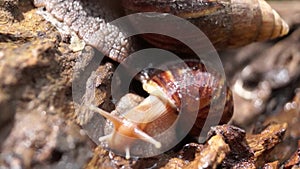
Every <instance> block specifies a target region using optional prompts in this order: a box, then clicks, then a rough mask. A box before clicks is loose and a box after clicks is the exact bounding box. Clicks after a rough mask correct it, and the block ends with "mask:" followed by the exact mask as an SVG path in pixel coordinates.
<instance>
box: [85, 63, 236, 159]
mask: <svg viewBox="0 0 300 169" xmlns="http://www.w3.org/2000/svg"><path fill="white" fill-rule="evenodd" d="M186 65H187V66H186ZM223 82H224V80H223V79H221V78H220V77H219V76H217V75H216V74H212V73H209V72H207V71H206V69H205V66H204V65H203V64H202V63H200V62H199V61H187V62H186V64H182V63H181V64H174V65H171V66H169V67H168V69H167V70H166V71H160V72H157V73H155V75H154V76H153V77H152V78H151V79H149V80H145V81H144V82H143V88H144V89H145V90H146V91H147V92H148V93H149V94H150V95H149V96H148V97H147V98H145V99H144V100H143V101H142V102H141V103H140V104H138V105H137V106H135V107H133V108H132V109H130V110H128V111H127V112H121V113H120V114H121V115H119V116H116V115H114V114H111V113H108V112H105V111H103V110H101V109H98V108H97V107H94V106H90V109H91V110H92V111H95V112H98V113H100V114H101V115H102V116H104V117H105V118H107V119H108V120H109V121H111V122H112V123H113V126H114V130H113V131H112V133H110V134H108V135H107V136H103V137H101V138H100V139H99V140H100V141H102V142H103V141H105V142H107V145H108V147H109V148H110V149H113V150H116V151H118V152H123V153H124V152H125V153H126V158H129V157H130V150H131V149H132V148H133V146H134V145H135V144H134V142H135V141H136V140H143V141H145V142H148V143H151V144H153V145H154V146H155V147H156V148H157V149H159V148H161V147H162V146H166V145H168V143H170V142H172V141H174V140H172V138H175V137H176V132H177V131H171V132H173V133H171V134H169V135H170V137H171V138H170V137H163V138H162V140H159V141H158V140H155V139H154V138H153V137H154V136H157V135H159V134H161V133H162V132H164V131H165V130H167V129H168V128H170V126H171V125H173V124H174V123H176V122H177V121H176V119H177V118H178V117H179V113H181V108H182V107H184V108H185V109H184V111H185V113H186V114H185V115H184V116H185V117H183V118H186V119H188V116H189V113H190V112H195V111H196V113H197V115H196V121H195V123H194V125H193V128H192V129H191V131H190V133H189V134H190V135H192V136H198V135H199V134H200V131H201V128H202V126H203V125H204V122H205V120H206V117H207V115H208V111H209V109H210V104H211V101H212V99H217V98H219V97H220V96H221V95H222V94H225V102H226V104H225V108H224V112H223V114H222V118H221V120H220V123H226V122H228V121H229V120H230V118H231V117H232V113H233V100H232V94H231V91H230V89H229V88H227V90H226V93H224V90H220V86H221V85H222V84H223ZM225 88H226V87H225ZM219 105H220V106H223V105H222V104H219ZM213 109H217V108H216V107H214V108H213ZM212 113H214V114H216V115H217V114H220V113H221V112H218V111H212ZM183 122H184V121H183ZM176 125H178V126H179V128H177V130H178V129H179V130H180V125H184V124H177V123H176Z"/></svg>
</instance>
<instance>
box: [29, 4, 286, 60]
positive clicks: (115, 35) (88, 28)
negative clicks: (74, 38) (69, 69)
mask: <svg viewBox="0 0 300 169" xmlns="http://www.w3.org/2000/svg"><path fill="white" fill-rule="evenodd" d="M97 2H98V3H100V4H101V6H100V9H99V11H101V13H103V16H99V17H92V16H90V15H89V13H88V12H87V11H88V10H86V9H84V7H83V6H84V5H83V3H87V4H88V3H89V1H80V0H34V5H35V6H37V7H45V8H46V10H47V11H49V12H50V13H51V14H52V15H53V16H54V17H56V18H57V19H58V20H60V21H63V22H64V23H66V24H67V25H68V26H69V27H70V28H71V29H72V30H73V31H75V32H76V33H77V34H78V35H79V36H80V37H81V38H82V39H83V40H84V41H85V42H86V43H87V44H89V45H91V46H94V47H95V48H97V49H98V50H99V51H101V52H103V53H104V54H105V55H106V56H109V57H110V58H112V59H113V60H116V61H118V62H122V61H123V60H124V59H125V58H126V57H127V56H128V54H129V53H131V52H132V51H133V49H132V45H131V44H132V43H131V40H130V39H126V38H125V36H124V32H122V31H121V30H120V28H118V27H117V26H115V25H112V24H110V23H109V22H108V20H110V19H111V17H109V15H112V13H119V11H116V9H114V8H115V7H114V6H113V7H111V6H109V5H107V4H106V3H105V2H108V1H104V0H101V1H97ZM122 4H123V7H124V8H125V9H126V11H128V12H129V13H136V12H162V13H163V12H166V13H171V14H174V15H177V16H179V17H182V18H185V19H187V20H189V21H190V22H192V23H193V24H195V25H196V26H198V27H199V28H200V30H201V31H203V32H204V33H205V34H206V35H207V37H208V38H209V39H210V41H211V42H212V43H213V44H214V46H215V48H217V49H225V48H231V47H239V46H243V45H247V44H249V43H251V42H255V41H264V40H268V39H274V38H277V37H280V36H283V35H285V34H287V32H288V30H289V27H288V25H287V24H286V23H285V21H283V19H282V18H281V17H280V16H279V15H278V13H277V12H276V11H274V10H273V9H272V8H271V7H270V6H269V5H268V4H267V2H266V1H264V0H219V1H214V0H122ZM119 5H120V4H119ZM117 9H118V10H119V8H117ZM107 18H109V19H107ZM143 36H144V37H145V38H146V40H148V41H149V42H150V43H152V44H154V45H155V46H158V47H161V48H165V49H169V50H175V51H179V52H189V50H188V49H187V48H186V47H182V44H179V43H178V42H177V41H175V42H174V40H173V39H170V38H166V37H164V36H160V35H155V36H153V35H143ZM192 38H193V37H192Z"/></svg>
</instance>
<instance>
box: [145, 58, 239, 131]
mask: <svg viewBox="0 0 300 169" xmlns="http://www.w3.org/2000/svg"><path fill="white" fill-rule="evenodd" d="M186 64H187V65H184V64H182V63H181V64H175V65H172V66H168V70H167V71H162V72H159V73H157V74H156V75H155V76H153V78H152V79H151V80H149V81H147V83H145V84H144V89H145V90H146V91H147V92H149V93H150V94H151V95H156V96H159V97H162V98H163V99H167V100H168V102H169V103H170V104H171V105H173V107H176V108H177V111H179V112H180V109H181V108H183V109H184V111H186V112H187V113H189V112H194V111H195V110H196V111H198V116H197V120H196V123H195V124H194V127H193V128H192V130H191V132H190V134H191V135H193V136H198V135H199V134H200V131H201V128H202V127H203V125H204V122H205V120H206V117H207V115H208V112H209V109H210V103H211V101H212V99H217V98H219V97H220V96H221V94H224V92H225V90H226V94H225V102H226V104H225V107H224V111H223V114H222V118H221V120H220V124H222V123H227V122H228V121H229V120H230V119H231V117H232V115H233V99H232V93H231V90H230V89H229V88H228V87H227V86H226V87H223V88H220V86H222V85H226V84H223V82H224V80H223V79H222V78H221V77H219V76H218V75H217V74H212V73H210V72H207V71H206V68H205V66H204V65H203V64H202V63H200V62H198V61H189V62H186ZM224 89H225V90H224ZM197 94H198V95H197ZM183 98H184V99H185V100H184V101H182V99H183ZM197 102H199V103H197ZM194 105H198V106H199V107H197V106H194ZM218 105H219V106H223V104H218ZM219 108H220V107H212V113H214V115H213V116H215V115H217V113H220V112H218V111H217V110H218V109H219ZM215 110H216V111H215ZM185 119H188V118H185ZM178 126H180V124H179V125H178Z"/></svg>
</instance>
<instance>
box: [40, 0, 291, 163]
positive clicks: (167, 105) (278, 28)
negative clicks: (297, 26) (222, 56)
mask: <svg viewBox="0 0 300 169" xmlns="http://www.w3.org/2000/svg"><path fill="white" fill-rule="evenodd" d="M122 2H123V6H124V7H125V8H126V11H128V12H129V13H134V12H139V11H141V12H146V11H147V12H148V11H156V12H168V13H172V14H174V15H177V16H180V17H183V18H186V19H188V20H189V21H191V22H192V23H194V24H195V25H196V26H198V27H199V28H200V29H201V30H202V31H203V32H204V33H205V34H206V35H207V36H208V38H209V39H210V40H211V41H212V43H213V44H214V45H215V46H216V47H217V48H218V49H222V48H228V47H238V46H242V45H246V44H249V43H251V42H254V41H262V40H267V39H273V38H276V37H280V36H283V35H285V34H286V33H287V32H288V26H287V24H286V23H285V22H284V21H283V20H282V19H281V18H280V16H279V15H278V14H277V13H276V12H275V11H274V10H273V9H272V8H271V7H270V6H269V5H268V4H267V3H266V2H265V1H264V0H220V1H208V0H123V1H122ZM81 3H82V2H80V1H79V0H35V1H34V4H35V5H36V6H38V7H41V6H43V7H45V8H46V10H47V11H49V12H50V13H51V14H53V15H54V16H55V17H56V18H57V19H59V20H61V21H63V22H65V23H66V24H67V25H69V26H70V28H71V29H72V30H73V31H75V32H76V33H77V34H78V35H79V36H80V37H81V38H82V39H83V40H84V41H85V42H86V43H87V44H89V45H92V46H94V47H96V48H97V49H98V50H100V51H101V52H103V53H104V54H105V55H107V56H109V57H110V58H112V59H114V60H116V61H118V62H121V61H123V60H124V59H125V58H126V57H127V56H128V55H129V53H130V52H132V49H131V45H130V43H131V42H130V39H125V38H124V37H125V36H124V33H123V32H121V31H120V29H119V28H118V27H117V26H114V25H111V24H109V23H107V22H106V21H105V20H104V19H103V18H93V17H90V16H88V14H87V12H86V11H84V10H83V8H82V6H81ZM144 37H145V38H146V39H147V40H148V41H149V42H150V43H152V44H154V45H157V46H159V47H163V48H166V49H170V50H177V49H183V51H182V52H186V51H187V50H185V49H184V48H183V47H181V44H177V43H174V41H173V40H172V39H169V38H166V37H162V36H152V35H150V36H149V35H146V36H144ZM186 64H187V65H188V67H185V66H181V65H175V66H173V67H170V69H169V70H167V71H163V72H159V73H158V74H156V75H154V76H153V77H152V78H151V79H150V80H147V81H144V83H143V87H144V89H145V90H146V91H147V92H148V93H149V94H150V96H148V97H147V98H146V99H145V100H144V101H142V102H141V103H140V104H139V105H137V106H135V107H134V108H132V109H130V110H128V111H126V112H122V116H115V115H112V114H110V113H108V112H105V111H103V110H100V109H98V108H97V107H93V106H89V108H90V109H92V110H93V111H95V112H98V113H100V114H101V115H103V116H104V117H106V118H107V119H109V120H110V121H111V122H112V123H113V124H114V131H113V132H112V133H111V134H109V135H107V136H104V137H101V138H100V140H101V141H105V142H107V143H108V146H109V147H110V148H111V149H114V150H117V151H119V152H123V153H124V152H125V153H126V157H128V158H129V157H130V155H129V154H130V151H131V148H132V145H133V144H134V141H135V140H144V141H145V142H149V143H151V144H153V145H154V146H155V147H156V148H160V147H161V146H164V145H163V144H166V143H165V142H168V139H169V138H165V140H163V141H162V142H163V143H162V142H159V141H157V140H155V139H154V138H153V136H155V135H157V134H159V133H160V132H162V131H164V130H165V129H167V128H169V127H170V125H172V124H173V123H175V121H176V118H177V117H178V113H179V112H180V107H182V106H183V105H182V100H181V99H182V96H183V95H191V97H188V99H190V100H186V101H185V102H191V103H198V104H196V105H197V106H193V105H190V106H189V107H188V108H187V110H188V111H187V112H189V109H190V110H191V111H194V110H197V113H198V115H197V119H196V122H195V125H194V126H193V128H192V129H191V131H190V134H191V135H192V136H197V135H198V134H199V131H200V130H201V128H202V126H203V123H204V122H205V119H206V116H207V114H208V110H209V106H210V104H211V100H212V99H216V98H218V97H220V96H221V95H223V96H224V95H225V108H224V111H223V113H222V114H223V115H222V117H221V120H220V123H226V122H228V121H229V120H230V118H231V116H232V112H233V103H232V95H231V91H230V89H229V88H227V87H225V88H227V90H226V93H224V91H223V90H220V85H221V86H222V84H224V83H223V82H224V79H222V78H220V77H219V76H218V75H216V74H212V73H211V72H207V71H206V69H205V67H204V66H203V64H201V63H200V62H199V61H188V62H186ZM189 74H190V75H191V76H192V77H193V79H194V80H193V81H192V82H190V83H189V85H187V86H185V89H187V90H184V91H185V93H184V92H183V91H182V89H181V88H180V85H178V84H180V83H182V82H183V81H184V77H185V76H186V75H189ZM190 79H191V78H190ZM221 88H222V87H221ZM223 88H224V87H223ZM194 96H195V97H194ZM220 105H222V104H220ZM216 109H217V108H216ZM213 113H216V114H220V113H221V112H217V111H216V112H214V111H213ZM158 126H162V127H160V128H159V127H158ZM128 138H131V139H130V140H129V139H128Z"/></svg>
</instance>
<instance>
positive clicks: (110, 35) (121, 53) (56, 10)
mask: <svg viewBox="0 0 300 169" xmlns="http://www.w3.org/2000/svg"><path fill="white" fill-rule="evenodd" d="M84 3H85V2H81V1H78V0H49V1H48V0H47V1H46V0H45V1H44V0H35V1H34V5H35V6H37V7H45V8H46V10H47V11H48V12H50V13H51V14H52V15H53V16H54V17H55V18H57V19H58V20H60V21H63V22H64V23H66V24H67V25H68V26H69V27H70V28H71V29H72V30H73V31H75V32H76V33H77V34H78V35H79V36H80V37H81V38H82V39H83V40H84V41H85V42H86V43H87V44H89V45H91V46H94V47H95V48H97V49H98V50H99V51H101V52H103V54H104V55H107V56H109V57H110V58H112V59H114V60H116V61H118V62H121V61H122V60H123V59H124V58H125V57H126V56H128V53H129V51H130V45H129V40H128V39H125V35H124V34H123V33H122V32H121V31H120V29H119V28H118V27H117V26H115V25H112V24H110V23H108V21H109V20H111V19H113V18H114V17H113V16H114V15H116V14H113V11H112V10H116V9H111V8H110V5H111V6H113V5H114V4H105V3H107V2H99V3H100V5H99V3H98V4H97V5H98V6H101V5H103V6H108V7H107V8H102V6H101V7H100V8H98V10H100V12H99V15H100V16H99V17H94V16H92V15H91V14H92V13H94V11H92V10H89V11H86V10H85V8H84V7H85V6H86V5H89V6H90V4H89V3H87V2H86V4H84ZM95 4H96V3H95ZM89 9H90V8H89ZM92 9H93V8H92ZM116 13H118V12H116Z"/></svg>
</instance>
